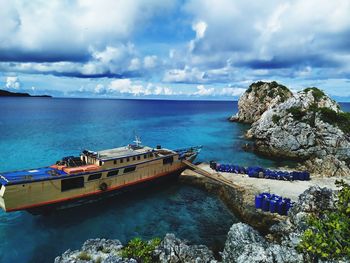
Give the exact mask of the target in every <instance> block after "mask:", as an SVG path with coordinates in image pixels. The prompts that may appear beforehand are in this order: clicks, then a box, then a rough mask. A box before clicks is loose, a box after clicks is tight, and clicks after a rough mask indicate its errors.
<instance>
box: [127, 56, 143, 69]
mask: <svg viewBox="0 0 350 263" xmlns="http://www.w3.org/2000/svg"><path fill="white" fill-rule="evenodd" d="M140 67H141V62H140V59H139V58H132V59H131V60H130V64H129V67H128V70H130V71H136V70H139V69H140Z"/></svg>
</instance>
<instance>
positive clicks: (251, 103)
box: [230, 81, 292, 123]
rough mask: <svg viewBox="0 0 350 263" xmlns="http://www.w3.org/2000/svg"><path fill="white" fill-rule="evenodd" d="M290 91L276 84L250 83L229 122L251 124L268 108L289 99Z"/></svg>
mask: <svg viewBox="0 0 350 263" xmlns="http://www.w3.org/2000/svg"><path fill="white" fill-rule="evenodd" d="M291 96H292V93H291V92H290V90H289V89H288V88H287V87H285V86H283V85H280V84H278V83H277V82H275V81H273V82H262V81H258V82H255V83H252V84H251V85H250V86H249V88H248V89H247V90H246V92H244V94H243V95H242V96H241V98H240V100H239V101H238V113H237V114H236V115H235V116H232V117H231V118H230V120H231V121H238V122H243V123H253V122H255V121H257V120H258V119H259V118H260V116H261V115H262V114H263V113H264V112H265V111H266V110H267V109H269V108H271V107H273V106H275V105H276V104H279V103H281V102H284V101H285V100H286V99H288V98H290V97H291Z"/></svg>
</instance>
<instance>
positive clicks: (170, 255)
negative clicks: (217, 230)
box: [55, 186, 348, 263]
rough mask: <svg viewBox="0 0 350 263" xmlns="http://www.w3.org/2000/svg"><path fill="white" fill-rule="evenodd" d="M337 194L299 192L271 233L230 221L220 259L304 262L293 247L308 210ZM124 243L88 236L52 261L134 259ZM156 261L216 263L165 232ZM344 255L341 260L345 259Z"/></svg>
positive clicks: (116, 262) (330, 204) (227, 262)
mask: <svg viewBox="0 0 350 263" xmlns="http://www.w3.org/2000/svg"><path fill="white" fill-rule="evenodd" d="M335 201H336V194H335V192H334V191H332V190H331V189H328V188H320V187H315V186H313V187H310V188H309V189H307V190H306V191H305V192H304V193H302V194H301V195H300V196H299V199H298V201H297V202H296V203H295V205H294V206H293V207H292V208H291V210H290V211H289V215H288V219H287V220H286V221H283V222H280V223H277V224H274V225H272V226H271V228H270V234H269V235H267V236H266V237H264V236H262V235H261V234H260V233H259V232H258V231H256V230H255V229H254V228H252V227H251V226H249V225H247V224H244V223H236V224H233V225H232V227H231V229H230V231H229V232H228V235H227V239H226V242H225V247H224V250H223V252H221V256H222V261H221V262H222V263H246V262H250V263H264V262H266V263H268V262H275V263H287V262H289V263H298V262H305V259H304V257H303V255H302V254H300V253H298V252H297V251H296V245H297V244H298V243H299V241H300V237H301V235H302V233H303V232H304V231H305V229H306V228H307V225H306V224H305V222H306V218H307V217H308V215H310V214H315V215H318V214H322V213H323V211H325V210H328V211H329V210H332V209H334V208H335ZM122 248H123V245H122V244H121V242H120V241H118V240H108V239H90V240H87V241H86V242H85V243H84V245H83V247H82V248H81V250H75V251H71V250H68V251H66V252H65V253H63V254H62V255H61V256H59V257H57V258H56V259H55V263H83V262H90V263H94V262H101V263H137V261H136V260H135V259H126V258H121V256H120V250H121V249H122ZM154 257H155V260H157V261H156V262H161V263H166V262H168V263H180V262H186V263H218V262H219V261H217V260H215V259H214V255H213V252H212V251H210V250H209V249H208V248H207V247H206V246H204V245H190V244H189V243H188V242H187V241H184V240H180V239H178V238H176V237H175V236H174V235H173V234H167V235H166V236H165V237H164V239H163V240H162V242H161V243H160V245H159V246H158V247H157V248H156V249H155V251H154ZM346 260H347V259H344V261H341V262H348V261H346Z"/></svg>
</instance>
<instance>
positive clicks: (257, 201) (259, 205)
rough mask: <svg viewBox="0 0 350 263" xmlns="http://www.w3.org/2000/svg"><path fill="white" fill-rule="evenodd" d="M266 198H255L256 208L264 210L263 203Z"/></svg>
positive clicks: (257, 196) (260, 196) (259, 196)
mask: <svg viewBox="0 0 350 263" xmlns="http://www.w3.org/2000/svg"><path fill="white" fill-rule="evenodd" d="M263 199H264V197H263V196H262V195H256V196H255V208H256V209H261V208H262V202H263Z"/></svg>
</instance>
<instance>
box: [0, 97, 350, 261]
mask: <svg viewBox="0 0 350 263" xmlns="http://www.w3.org/2000/svg"><path fill="white" fill-rule="evenodd" d="M345 106H348V105H345ZM236 110H237V103H234V102H205V101H202V102H201V101H153V100H94V99H46V98H0V171H8V170H15V169H23V168H34V167H40V166H47V165H50V164H52V163H54V162H55V161H56V160H58V159H60V158H61V157H63V156H67V155H75V154H79V152H80V151H81V150H83V149H84V148H88V149H91V150H101V149H106V148H112V147H117V146H120V145H125V144H128V143H130V142H131V141H132V140H133V137H134V132H136V133H137V134H138V135H140V136H141V137H142V140H143V143H144V144H146V145H151V146H155V145H157V144H162V145H163V146H164V147H170V148H180V147H186V146H190V145H203V146H204V148H203V150H202V152H201V154H200V156H199V158H198V160H199V161H208V160H211V159H214V160H217V161H222V162H231V163H236V164H240V165H245V166H248V165H261V166H274V165H275V164H276V163H275V162H273V161H271V160H266V159H263V158H260V157H258V156H256V155H254V154H252V153H247V152H244V151H242V150H241V147H242V145H243V144H244V143H246V141H245V139H244V138H243V133H244V131H245V130H246V129H247V126H246V125H241V124H237V123H230V122H228V121H227V117H228V116H230V115H232V114H233V113H234V112H235V111H236ZM233 222H237V219H236V218H235V217H234V215H232V214H231V213H230V212H229V211H228V210H227V208H226V207H225V206H224V205H223V203H222V202H221V201H220V200H219V199H218V198H217V197H215V196H213V195H210V194H208V193H206V192H203V191H201V190H199V189H196V188H193V187H189V186H184V185H180V184H178V183H173V184H167V185H163V186H161V187H158V188H153V189H150V190H148V191H142V192H134V193H132V194H127V195H124V196H121V197H118V198H114V199H111V200H107V201H103V202H102V203H101V202H99V203H97V204H93V205H89V206H84V207H79V208H75V209H70V210H65V211H61V212H57V213H55V214H53V215H50V216H32V215H30V214H28V213H26V212H15V213H9V214H5V213H3V212H0V238H1V242H0V262H52V261H53V259H54V257H55V256H57V255H59V254H61V253H63V252H64V251H65V250H67V249H68V248H73V249H76V248H78V247H80V246H81V245H82V242H83V241H85V240H86V239H88V238H96V237H107V238H117V239H120V240H121V241H122V242H125V241H127V240H129V239H130V238H132V237H135V236H141V237H143V238H146V239H148V238H151V237H155V236H159V237H162V236H164V234H165V233H167V232H173V233H175V234H176V235H177V236H179V237H181V238H185V239H188V240H190V241H191V242H194V243H198V244H199V243H201V244H206V245H208V246H210V247H211V248H213V249H215V250H218V249H221V248H222V246H223V243H224V241H225V235H226V233H227V231H228V229H229V227H230V225H231V224H232V223H233Z"/></svg>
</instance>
